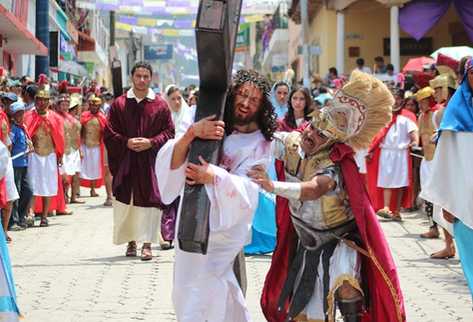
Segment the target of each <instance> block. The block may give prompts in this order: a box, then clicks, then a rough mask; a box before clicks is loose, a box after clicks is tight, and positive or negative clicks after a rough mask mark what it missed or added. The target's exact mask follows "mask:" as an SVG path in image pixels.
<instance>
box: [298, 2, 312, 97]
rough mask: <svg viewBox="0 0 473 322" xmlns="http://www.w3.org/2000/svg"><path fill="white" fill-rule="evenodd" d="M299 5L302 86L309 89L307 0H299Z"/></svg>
mask: <svg viewBox="0 0 473 322" xmlns="http://www.w3.org/2000/svg"><path fill="white" fill-rule="evenodd" d="M300 6H301V8H300V9H301V42H302V63H303V65H302V76H303V84H304V87H307V88H309V89H310V71H309V68H310V67H309V59H310V55H309V45H308V44H307V35H308V33H309V15H308V12H307V10H308V8H307V7H308V2H307V0H300Z"/></svg>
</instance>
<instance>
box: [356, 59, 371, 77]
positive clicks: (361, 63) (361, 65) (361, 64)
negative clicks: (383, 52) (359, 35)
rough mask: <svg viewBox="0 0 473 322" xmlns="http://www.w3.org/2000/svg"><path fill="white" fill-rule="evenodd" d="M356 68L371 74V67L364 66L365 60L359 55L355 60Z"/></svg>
mask: <svg viewBox="0 0 473 322" xmlns="http://www.w3.org/2000/svg"><path fill="white" fill-rule="evenodd" d="M356 69H358V70H359V71H362V72H363V73H367V74H371V68H369V67H367V66H365V60H364V59H363V58H361V57H360V58H358V59H357V60H356Z"/></svg>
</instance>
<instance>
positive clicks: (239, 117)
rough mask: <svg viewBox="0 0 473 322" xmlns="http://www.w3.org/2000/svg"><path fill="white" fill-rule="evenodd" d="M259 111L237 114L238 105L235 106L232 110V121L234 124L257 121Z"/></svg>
mask: <svg viewBox="0 0 473 322" xmlns="http://www.w3.org/2000/svg"><path fill="white" fill-rule="evenodd" d="M259 114H260V111H257V112H254V113H252V114H248V115H245V116H242V115H239V114H238V107H235V109H234V111H233V123H234V124H235V125H247V124H250V123H253V122H257V121H258V118H259Z"/></svg>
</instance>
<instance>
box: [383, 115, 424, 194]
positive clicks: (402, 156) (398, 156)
mask: <svg viewBox="0 0 473 322" xmlns="http://www.w3.org/2000/svg"><path fill="white" fill-rule="evenodd" d="M416 130H417V124H416V123H415V122H414V121H412V120H410V119H409V118H407V117H405V116H402V115H399V116H398V117H397V120H396V123H394V124H393V126H391V128H390V129H389V131H388V134H387V135H386V137H385V138H384V141H383V143H381V155H380V157H379V169H378V171H379V172H378V187H380V188H402V187H407V186H408V185H409V167H408V162H407V161H408V156H409V155H408V153H409V151H408V148H409V143H410V137H409V133H411V132H413V131H416Z"/></svg>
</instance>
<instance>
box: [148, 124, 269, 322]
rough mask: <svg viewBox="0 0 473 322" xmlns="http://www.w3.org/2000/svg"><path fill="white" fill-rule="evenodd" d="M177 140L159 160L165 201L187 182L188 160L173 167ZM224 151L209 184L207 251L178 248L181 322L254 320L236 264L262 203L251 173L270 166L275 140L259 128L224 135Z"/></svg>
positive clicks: (176, 299)
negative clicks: (238, 280) (254, 168)
mask: <svg viewBox="0 0 473 322" xmlns="http://www.w3.org/2000/svg"><path fill="white" fill-rule="evenodd" d="M175 143H176V139H174V140H170V141H169V142H168V143H167V144H166V145H165V146H164V147H163V148H162V149H161V150H160V152H159V153H158V156H157V159H156V176H157V178H158V184H159V190H160V191H161V197H162V200H163V202H164V203H171V202H172V201H174V199H176V197H177V196H179V195H180V194H182V192H183V188H184V183H185V168H186V166H187V163H185V164H184V165H183V166H182V167H180V168H179V169H176V170H171V168H170V165H171V158H172V152H173V150H174V145H175ZM223 151H224V153H223V157H222V162H221V166H222V167H223V168H222V167H217V166H215V165H210V166H211V168H212V169H213V171H214V173H215V182H214V184H209V185H205V189H206V191H207V195H208V197H209V199H210V204H211V208H210V214H209V227H210V233H209V243H208V251H207V255H201V254H195V253H188V252H184V251H182V250H180V249H179V247H176V258H175V265H174V287H173V303H174V307H175V311H176V316H177V320H178V321H179V322H195V321H202V322H203V321H207V322H246V321H250V320H251V318H250V315H249V312H248V309H247V307H246V304H245V299H244V297H243V293H242V291H241V289H240V286H239V285H238V282H237V279H236V277H235V274H234V272H233V262H234V260H235V257H236V256H237V254H238V253H239V252H240V251H241V250H242V248H243V246H244V245H245V244H246V243H248V241H249V237H250V231H251V224H252V222H253V215H254V213H255V211H256V208H257V206H258V192H259V187H258V186H257V185H256V184H255V183H253V182H252V181H251V180H250V179H249V178H247V177H246V173H247V171H248V170H249V169H250V168H251V167H252V166H254V165H256V164H262V165H264V166H268V165H269V160H270V156H271V143H270V142H268V141H266V140H265V139H264V137H263V136H262V134H261V132H259V131H257V132H254V133H250V134H240V133H238V134H232V135H230V136H228V137H227V138H226V139H225V141H224V144H223ZM224 168H225V169H228V170H229V171H227V170H225V169H224ZM181 200H182V199H181ZM180 211H181V209H179V211H178V218H177V224H176V227H178V226H179V218H180ZM176 235H177V234H176ZM176 245H177V243H176Z"/></svg>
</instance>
